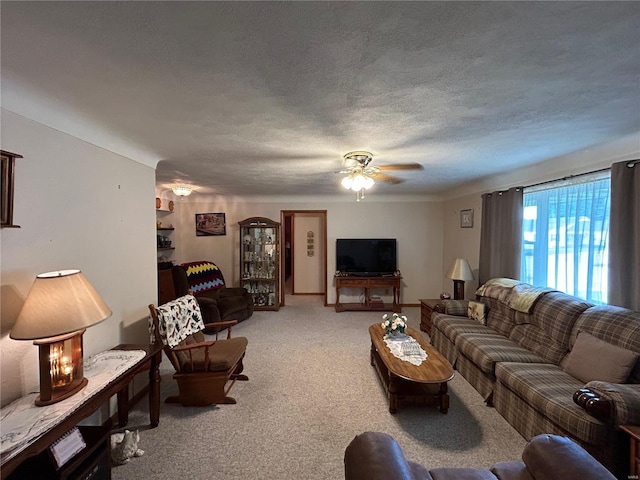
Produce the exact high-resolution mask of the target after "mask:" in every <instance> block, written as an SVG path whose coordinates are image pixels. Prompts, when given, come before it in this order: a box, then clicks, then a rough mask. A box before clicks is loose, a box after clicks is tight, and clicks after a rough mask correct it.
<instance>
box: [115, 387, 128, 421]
mask: <svg viewBox="0 0 640 480" xmlns="http://www.w3.org/2000/svg"><path fill="white" fill-rule="evenodd" d="M117 396H118V426H119V427H121V428H122V427H125V426H126V425H127V422H128V421H129V384H127V385H125V387H124V388H122V389H121V390H119V391H118V393H117Z"/></svg>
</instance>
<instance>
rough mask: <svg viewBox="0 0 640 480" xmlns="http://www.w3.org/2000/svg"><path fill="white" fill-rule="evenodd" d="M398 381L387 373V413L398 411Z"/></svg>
mask: <svg viewBox="0 0 640 480" xmlns="http://www.w3.org/2000/svg"><path fill="white" fill-rule="evenodd" d="M397 381H398V379H397V378H396V376H395V375H393V374H392V373H391V372H389V413H396V412H397V411H398V383H397Z"/></svg>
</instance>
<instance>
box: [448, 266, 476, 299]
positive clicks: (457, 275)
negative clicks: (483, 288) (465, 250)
mask: <svg viewBox="0 0 640 480" xmlns="http://www.w3.org/2000/svg"><path fill="white" fill-rule="evenodd" d="M447 278H450V279H452V280H453V298H454V300H464V282H466V281H468V280H473V279H474V276H473V272H472V271H471V267H470V266H469V262H468V261H467V260H466V259H465V258H456V259H455V260H454V261H453V262H452V263H451V266H450V267H449V271H448V272H447Z"/></svg>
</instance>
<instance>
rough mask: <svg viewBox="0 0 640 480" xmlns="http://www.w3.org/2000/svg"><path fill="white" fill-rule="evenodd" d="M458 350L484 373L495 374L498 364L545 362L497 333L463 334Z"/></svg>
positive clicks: (457, 346)
mask: <svg viewBox="0 0 640 480" xmlns="http://www.w3.org/2000/svg"><path fill="white" fill-rule="evenodd" d="M456 348H457V349H458V351H459V352H460V353H462V354H463V355H465V356H466V357H467V358H469V359H470V360H471V361H473V363H474V364H475V365H476V366H477V367H478V368H480V369H481V370H482V371H483V372H486V373H489V374H493V373H494V369H495V364H496V363H498V362H531V363H539V362H543V361H544V360H543V359H542V358H540V357H539V356H538V355H536V354H535V353H532V352H530V351H529V350H527V349H525V348H522V347H521V346H520V345H518V344H517V343H515V342H513V341H511V340H509V339H508V338H505V337H503V336H502V335H498V334H495V333H485V334H477V333H461V334H460V335H458V337H457V338H456Z"/></svg>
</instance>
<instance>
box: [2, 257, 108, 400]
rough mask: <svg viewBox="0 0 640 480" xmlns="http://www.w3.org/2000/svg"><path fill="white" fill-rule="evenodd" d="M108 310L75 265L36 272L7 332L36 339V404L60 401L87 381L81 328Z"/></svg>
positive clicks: (99, 317)
mask: <svg viewBox="0 0 640 480" xmlns="http://www.w3.org/2000/svg"><path fill="white" fill-rule="evenodd" d="M109 316H111V310H110V309H109V307H107V305H106V304H105V303H104V301H103V300H102V298H100V295H98V293H97V292H96V291H95V289H94V288H93V286H92V285H91V284H90V283H89V281H88V280H87V279H86V277H85V276H84V275H83V274H82V272H81V271H80V270H61V271H55V272H47V273H41V274H39V275H37V276H36V279H35V281H34V283H33V285H32V286H31V290H30V291H29V294H28V295H27V299H26V300H25V302H24V305H23V306H22V309H21V310H20V313H19V314H18V318H17V320H16V322H15V324H14V325H13V328H12V329H11V333H10V334H9V336H10V337H11V338H13V339H15V340H34V342H33V343H34V345H38V351H39V364H40V395H39V396H38V398H36V401H35V403H36V405H38V406H43V405H51V404H52V403H56V402H59V401H60V400H64V399H65V398H68V397H70V396H72V395H74V394H75V393H77V392H79V391H80V390H82V389H83V388H84V387H85V386H86V385H87V383H88V380H87V379H86V378H84V374H83V368H82V334H83V333H84V332H85V330H86V328H87V327H90V326H91V325H95V324H97V323H99V322H101V321H103V320H105V319H107V318H109Z"/></svg>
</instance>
